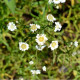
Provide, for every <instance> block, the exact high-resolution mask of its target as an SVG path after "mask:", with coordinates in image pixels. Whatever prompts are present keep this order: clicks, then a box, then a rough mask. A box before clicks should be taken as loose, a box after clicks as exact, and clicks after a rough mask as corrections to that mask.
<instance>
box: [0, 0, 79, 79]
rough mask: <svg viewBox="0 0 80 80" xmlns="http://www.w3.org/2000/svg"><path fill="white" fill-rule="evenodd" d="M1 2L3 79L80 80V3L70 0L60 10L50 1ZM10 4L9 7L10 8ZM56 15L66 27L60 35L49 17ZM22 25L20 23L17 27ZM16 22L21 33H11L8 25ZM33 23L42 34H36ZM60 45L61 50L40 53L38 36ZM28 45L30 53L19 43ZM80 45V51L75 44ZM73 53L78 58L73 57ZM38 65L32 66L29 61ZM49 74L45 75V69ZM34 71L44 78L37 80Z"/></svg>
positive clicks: (0, 37)
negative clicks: (21, 49)
mask: <svg viewBox="0 0 80 80" xmlns="http://www.w3.org/2000/svg"><path fill="white" fill-rule="evenodd" d="M10 1H11V2H10V3H9V1H8V0H0V78H1V79H19V78H20V77H23V78H24V79H34V80H36V79H37V80H41V79H54V80H60V79H64V80H68V79H73V80H79V79H80V58H79V57H80V54H79V51H80V50H79V49H80V2H79V0H78V1H77V0H67V1H66V3H64V4H59V7H60V9H56V8H55V5H54V4H49V3H48V0H10ZM6 4H7V5H6ZM49 13H51V14H53V15H54V16H55V17H56V19H57V21H59V22H60V23H61V25H62V30H61V31H60V32H56V33H55V32H54V24H53V23H52V22H48V21H47V19H46V16H47V14H49ZM16 21H18V23H16ZM9 22H14V23H15V24H16V26H17V30H16V31H14V32H11V31H9V30H8V29H7V24H8V23H9ZM30 23H34V24H39V25H40V26H41V28H40V30H37V31H36V32H34V33H32V32H31V30H30V26H29V24H30ZM41 33H44V34H46V35H47V37H48V41H47V42H46V45H47V46H49V44H50V43H51V41H52V40H58V41H59V47H58V49H56V50H55V51H51V50H50V49H49V48H48V47H46V48H44V50H42V51H38V50H37V49H36V48H35V46H36V44H37V43H36V42H35V38H36V35H37V34H41ZM20 41H23V42H27V43H28V44H29V46H30V48H29V50H28V51H25V52H22V51H20V50H19V42H20ZM74 41H78V43H79V45H78V47H75V46H74V45H71V42H74ZM73 52H76V53H77V54H76V55H74V56H72V54H73ZM30 60H33V61H34V64H33V65H30V64H29V61H30ZM44 65H45V66H46V68H47V71H46V72H44V71H42V66H44ZM32 69H40V70H41V74H39V75H35V76H33V75H32V74H31V72H30V70H32Z"/></svg>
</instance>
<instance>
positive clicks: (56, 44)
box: [49, 41, 58, 50]
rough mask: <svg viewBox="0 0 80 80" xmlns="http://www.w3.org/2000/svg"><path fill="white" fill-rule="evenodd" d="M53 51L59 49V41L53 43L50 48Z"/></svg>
mask: <svg viewBox="0 0 80 80" xmlns="http://www.w3.org/2000/svg"><path fill="white" fill-rule="evenodd" d="M49 47H50V48H51V50H54V49H57V48H58V41H52V43H51V44H50V46H49Z"/></svg>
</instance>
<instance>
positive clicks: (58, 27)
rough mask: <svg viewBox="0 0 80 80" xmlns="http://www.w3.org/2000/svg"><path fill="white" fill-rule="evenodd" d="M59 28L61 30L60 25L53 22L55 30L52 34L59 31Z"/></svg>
mask: <svg viewBox="0 0 80 80" xmlns="http://www.w3.org/2000/svg"><path fill="white" fill-rule="evenodd" d="M61 28H62V26H61V24H60V23H59V22H55V30H54V32H56V31H60V30H61Z"/></svg>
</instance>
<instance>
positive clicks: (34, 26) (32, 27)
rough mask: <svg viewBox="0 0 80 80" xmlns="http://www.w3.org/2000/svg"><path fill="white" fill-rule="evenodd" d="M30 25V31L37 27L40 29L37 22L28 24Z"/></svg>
mask: <svg viewBox="0 0 80 80" xmlns="http://www.w3.org/2000/svg"><path fill="white" fill-rule="evenodd" d="M30 26H31V27H30V29H31V31H32V32H34V31H36V30H37V29H40V26H39V25H37V24H30Z"/></svg>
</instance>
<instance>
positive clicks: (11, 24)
mask: <svg viewBox="0 0 80 80" xmlns="http://www.w3.org/2000/svg"><path fill="white" fill-rule="evenodd" d="M7 27H8V29H9V30H10V31H14V30H15V29H17V28H16V25H15V24H14V23H13V22H9V24H8V25H7Z"/></svg>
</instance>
